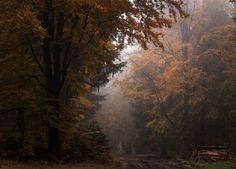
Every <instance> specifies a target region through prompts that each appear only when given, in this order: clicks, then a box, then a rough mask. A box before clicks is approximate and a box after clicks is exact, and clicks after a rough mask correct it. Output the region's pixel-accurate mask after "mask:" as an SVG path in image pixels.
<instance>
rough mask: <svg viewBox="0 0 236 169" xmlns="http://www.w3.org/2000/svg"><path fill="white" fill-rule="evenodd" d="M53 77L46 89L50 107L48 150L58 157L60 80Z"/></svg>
mask: <svg viewBox="0 0 236 169" xmlns="http://www.w3.org/2000/svg"><path fill="white" fill-rule="evenodd" d="M53 79H54V80H53V81H49V83H48V87H47V89H46V92H47V95H48V102H49V105H50V107H51V111H50V112H49V117H50V118H49V124H48V150H49V153H50V154H51V155H52V156H55V157H58V156H59V155H60V124H59V123H60V111H61V109H60V94H59V93H60V92H59V85H60V83H59V82H60V81H59V80H58V79H57V78H53Z"/></svg>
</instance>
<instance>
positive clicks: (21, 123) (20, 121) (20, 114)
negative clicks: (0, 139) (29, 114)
mask: <svg viewBox="0 0 236 169" xmlns="http://www.w3.org/2000/svg"><path fill="white" fill-rule="evenodd" d="M17 126H18V128H19V131H20V139H19V145H20V147H21V148H22V147H23V146H24V141H25V112H24V109H23V108H20V109H18V110H17Z"/></svg>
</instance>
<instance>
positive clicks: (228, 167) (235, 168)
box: [201, 162, 236, 169]
mask: <svg viewBox="0 0 236 169" xmlns="http://www.w3.org/2000/svg"><path fill="white" fill-rule="evenodd" d="M201 168H202V169H236V163H235V162H216V163H203V164H201Z"/></svg>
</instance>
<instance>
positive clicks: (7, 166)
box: [0, 160, 118, 169]
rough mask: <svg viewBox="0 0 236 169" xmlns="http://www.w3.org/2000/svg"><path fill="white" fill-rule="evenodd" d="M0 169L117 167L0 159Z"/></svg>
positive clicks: (94, 163)
mask: <svg viewBox="0 0 236 169" xmlns="http://www.w3.org/2000/svg"><path fill="white" fill-rule="evenodd" d="M0 169H118V168H117V167H116V166H112V165H106V164H101V163H97V162H87V163H81V164H66V165H63V164H46V163H42V162H41V163H40V162H37V163H22V162H16V161H5V160H4V161H0Z"/></svg>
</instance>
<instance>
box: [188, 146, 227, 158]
mask: <svg viewBox="0 0 236 169" xmlns="http://www.w3.org/2000/svg"><path fill="white" fill-rule="evenodd" d="M228 155H229V151H228V149H227V148H226V147H225V146H198V147H197V149H195V150H194V151H193V154H192V160H194V161H200V160H203V161H219V160H226V159H227V158H228Z"/></svg>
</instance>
